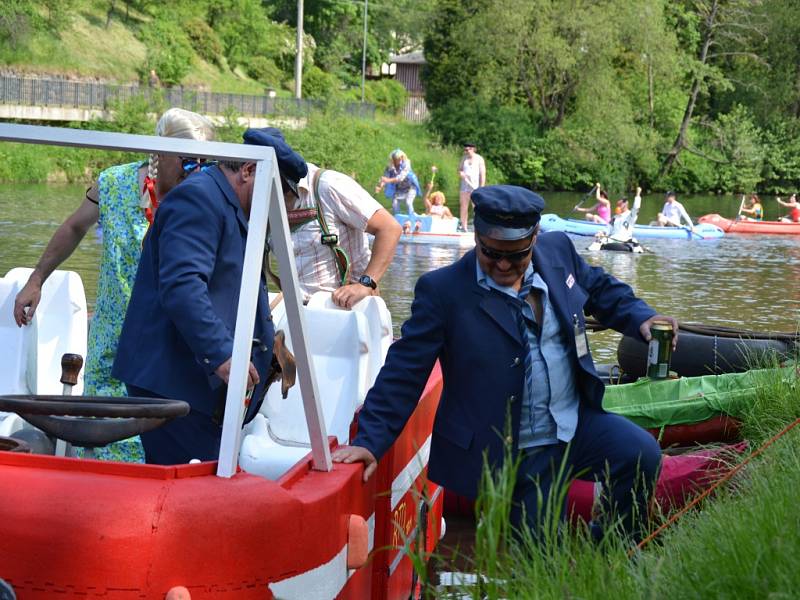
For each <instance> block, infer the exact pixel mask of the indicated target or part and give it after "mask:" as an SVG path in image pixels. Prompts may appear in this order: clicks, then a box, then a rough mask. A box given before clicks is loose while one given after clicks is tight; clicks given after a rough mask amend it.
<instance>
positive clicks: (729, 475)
mask: <svg viewBox="0 0 800 600" xmlns="http://www.w3.org/2000/svg"><path fill="white" fill-rule="evenodd" d="M797 425H800V418H798V419H795V421H794V422H793V423H790V424H789V425H787V426H786V427H784V428H783V430H781V431H780V433H777V434H776V435H774V436H772V437H771V438H770V439H769V440H767V441H766V442H765V443H764V444H763V445H762V446H761V447H760V448H758V449H757V450H755V451H754V452H753V453H751V454H750V456H748V457H747V458H746V459H744V460H743V461H742V462H740V463H739V464H738V465H736V466H735V467H734V468H733V469H731V470H730V471H728V472H727V473H725V475H723V476H722V477H721V478H720V479H718V480H717V481H715V482H714V483H713V484H712V485H711V486H710V487H709V488H707V489H706V490H705V491H703V493H702V494H700V495H699V496H697V498H695V499H694V500H692V501H691V502H690V503H689V504H687V505H686V506H684V507H683V508H682V509H681V510H679V511H678V512H676V513H675V514H673V515H672V516H671V517H670V518H669V519H668V520H667V521H666V522H664V523H663V524H662V525H661V526H660V527H659V528H658V529H656V530H655V531H654V532H653V533H651V534H650V535H648V536H647V537H646V538H644V539H643V540H642V541H641V542H639V543H638V544H637V545H636V547H635V548H631V550H629V551H628V556H629V557H630V556H633V554H634V553H635V552H636V551H638V550H641V549H642V548H644V547H645V546H646V545H647V544H649V543H650V542H652V541H653V540H654V539H655V538H656V537H658V536H659V535H660V534H661V533H662V532H663V531H664V530H665V529H667V528H668V527H670V526H671V525H672V524H673V523H675V522H676V521H677V520H678V519H680V518H681V517H682V516H683V515H685V514H686V513H687V512H689V510H690V509H692V508H693V507H694V506H697V505H698V504H699V503H700V502H702V501H703V500H704V499H705V498H707V497H708V496H709V495H710V494H711V493H712V492H713V491H714V490H715V489H717V488H718V487H719V486H721V485H722V484H723V483H725V482H727V481H729V480H730V479H731V478H732V477H733V476H734V475H736V473H738V472H739V471H741V470H742V469H743V468H744V467H745V465H747V464H748V463H749V462H750V461H752V460H753V459H754V458H755V457H756V456H758V455H759V454H761V453H762V452H763V451H764V450H766V449H767V448H769V447H770V446H771V445H772V444H774V443H775V442H776V441H778V440H779V439H780V438H781V437H782V436H784V435H785V434H787V433H789V432H790V431H791V430H792V429H794V428H795V427H796V426H797Z"/></svg>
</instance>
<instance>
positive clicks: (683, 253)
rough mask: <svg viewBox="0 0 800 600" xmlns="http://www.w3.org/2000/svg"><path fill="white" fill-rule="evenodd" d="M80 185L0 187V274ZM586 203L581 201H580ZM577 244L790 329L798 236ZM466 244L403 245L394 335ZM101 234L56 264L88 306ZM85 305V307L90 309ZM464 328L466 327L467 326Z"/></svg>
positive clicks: (73, 203)
mask: <svg viewBox="0 0 800 600" xmlns="http://www.w3.org/2000/svg"><path fill="white" fill-rule="evenodd" d="M84 192H85V188H84V187H82V186H68V185H63V186H62V185H59V186H56V185H25V186H23V185H3V186H2V187H0V275H3V274H5V273H6V271H8V270H9V269H11V268H13V267H23V266H24V267H32V266H34V265H35V264H36V261H37V260H38V258H39V256H40V255H41V253H42V251H43V250H44V247H45V245H46V244H47V241H48V240H49V239H50V236H51V235H52V233H53V231H55V229H56V227H58V225H59V224H60V223H61V222H62V221H63V220H64V218H65V217H66V216H67V215H69V214H70V213H71V212H72V211H73V210H74V209H75V208H76V207H77V206H78V205H79V204H80V202H81V200H82V199H83V194H84ZM544 196H545V199H546V200H547V203H548V206H547V212H555V213H558V214H560V215H561V216H569V212H570V210H571V209H572V207H573V206H574V205H575V204H576V203H577V202H578V200H580V194H569V193H549V194H545V195H544ZM679 200H680V201H681V202H683V203H684V206H686V209H687V210H688V211H689V213H690V214H691V215H692V217H693V218H696V217H697V216H700V215H703V214H705V213H709V212H718V213H720V214H722V215H723V216H728V217H731V216H734V215H735V214H736V211H737V210H738V207H739V201H738V200H737V199H735V198H732V197H728V198H720V197H713V196H692V197H679ZM662 202H663V198H662V197H661V196H650V197H645V199H644V202H643V207H642V215H641V218H640V219H639V222H640V223H646V222H648V221H650V220H651V219H653V218H655V214H656V213H657V212H658V210H659V209H660V207H661V204H662ZM763 203H764V206H765V208H766V213H767V218H769V219H775V218H777V217H778V216H779V214H780V213H779V211H778V208H779V207H778V206H777V203H776V202H775V201H774V200H773V199H771V198H770V199H766V200H764V201H763ZM587 204H590V201H587V203H586V204H584V206H586V205H587ZM573 241H574V243H575V246H576V248H577V249H578V251H579V252H580V253H581V255H583V256H584V258H585V259H586V260H587V261H588V262H589V263H591V264H593V265H598V266H601V267H603V268H604V269H606V270H607V271H609V272H610V273H612V274H613V275H615V276H616V277H618V278H620V279H622V280H623V281H625V282H627V283H628V284H630V285H631V286H633V288H634V289H635V290H636V293H637V294H638V295H639V296H640V297H642V298H644V299H645V300H646V301H647V302H649V303H650V304H651V305H652V306H653V307H655V308H656V309H657V310H659V311H660V312H663V313H667V314H671V315H674V316H675V317H677V318H678V319H679V320H681V321H687V322H688V321H692V322H701V323H706V324H716V325H729V326H737V327H746V328H748V329H756V330H763V331H795V330H796V328H797V324H798V319H799V317H800V311H799V310H798V307H799V306H800V304H799V303H798V301H800V236H796V237H791V236H761V237H758V236H741V235H739V236H726V237H724V238H722V239H720V240H714V241H703V242H686V241H682V240H648V242H647V247H648V248H649V249H650V250H651V252H649V253H646V254H641V255H633V254H623V253H616V252H598V253H591V252H589V251H588V250H587V249H586V248H587V246H588V245H589V243H590V241H591V240H590V238H585V237H574V238H573ZM463 252H464V251H463V250H460V249H457V248H447V247H444V248H438V247H432V246H423V245H403V244H401V245H400V246H399V247H398V250H397V256H396V257H395V260H394V262H393V264H392V266H391V267H390V269H389V271H388V273H387V275H386V277H385V278H384V281H383V282H382V286H381V287H382V289H383V296H384V299H385V300H386V302H387V304H388V306H389V309H390V310H391V311H392V315H393V317H394V324H395V332H396V333H398V334H399V329H400V324H401V323H402V322H403V321H404V320H405V319H406V318H407V317H408V314H409V310H410V306H411V300H412V295H413V289H414V283H415V281H416V280H417V278H418V277H419V276H420V275H422V274H423V273H425V272H427V271H429V270H431V269H435V268H437V267H441V266H445V265H448V264H450V263H451V262H453V261H454V260H456V259H457V258H458V257H459V256H460V255H461V254H463ZM99 258H100V241H99V239H98V236H97V234H96V232H95V230H94V229H93V230H92V231H90V233H89V235H87V236H86V238H85V239H84V241H83V242H82V243H81V245H80V246H79V247H78V249H77V250H76V251H75V253H74V254H73V255H72V257H71V258H70V259H69V260H68V261H67V262H66V264H65V265H64V266H63V267H62V268H66V269H70V270H74V271H77V272H78V273H80V275H81V277H82V278H83V282H84V286H85V288H86V295H87V299H88V301H89V304H90V307H91V306H93V305H94V299H95V289H96V286H97V265H98V262H99ZM90 310H91V308H90ZM465 325H468V324H465ZM618 339H619V336H618V335H617V334H615V333H612V332H601V333H595V334H592V335H591V336H590V343H591V345H592V351H593V353H594V356H595V359H596V360H597V361H599V362H614V360H615V353H616V344H617V341H618Z"/></svg>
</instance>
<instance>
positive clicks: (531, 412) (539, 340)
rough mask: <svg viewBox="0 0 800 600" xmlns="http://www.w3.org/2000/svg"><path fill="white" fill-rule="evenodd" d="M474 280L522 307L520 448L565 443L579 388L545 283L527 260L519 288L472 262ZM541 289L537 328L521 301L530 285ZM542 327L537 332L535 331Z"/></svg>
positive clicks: (565, 337) (572, 430)
mask: <svg viewBox="0 0 800 600" xmlns="http://www.w3.org/2000/svg"><path fill="white" fill-rule="evenodd" d="M475 264H476V276H477V280H478V285H479V286H481V287H482V288H484V289H487V290H488V289H491V288H493V289H495V290H497V291H498V292H501V293H503V294H506V295H508V296H511V297H512V298H514V299H515V300H517V302H519V306H520V307H521V309H522V316H523V317H524V319H525V324H526V325H527V328H526V329H527V332H528V345H529V347H530V352H531V367H532V369H531V374H530V377H529V379H528V381H526V382H525V387H524V389H523V394H522V412H521V418H520V431H519V447H520V448H535V447H538V446H547V445H550V444H555V443H556V442H557V441H562V442H569V441H570V440H571V439H572V438H573V436H574V435H575V429H576V427H577V425H578V401H579V396H578V388H577V380H576V369H577V368H578V365H576V364H574V363H575V359H574V358H573V356H572V354H571V348H570V341H569V336H568V335H566V334H565V333H564V332H563V331H562V330H561V327H560V325H559V323H558V319H557V318H556V315H555V313H554V312H553V307H552V305H551V303H550V299H549V295H548V288H547V284H546V283H545V282H544V280H543V279H542V278H541V276H540V275H539V274H538V273H536V272H534V269H533V263H531V264H529V265H528V268H527V269H526V270H525V275H524V276H523V279H522V285H521V286H520V289H519V292H517V291H516V290H514V288H511V287H504V286H501V285H498V284H497V283H495V281H494V280H493V279H492V278H491V277H489V276H488V275H486V273H484V272H483V269H481V267H480V264H479V263H478V262H477V261H475ZM532 288H535V289H537V290H539V291H540V292H541V302H542V323H540V324H539V327H537V324H536V316H535V315H534V312H533V308H532V307H531V305H530V304H529V303H528V302H527V301H526V300H525V298H527V297H528V294H529V293H530V291H531V289H532ZM539 330H541V332H540V331H539Z"/></svg>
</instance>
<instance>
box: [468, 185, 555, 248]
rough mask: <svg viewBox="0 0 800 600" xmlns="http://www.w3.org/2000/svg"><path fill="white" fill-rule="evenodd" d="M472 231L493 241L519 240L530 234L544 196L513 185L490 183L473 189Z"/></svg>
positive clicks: (537, 218) (534, 227)
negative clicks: (473, 215)
mask: <svg viewBox="0 0 800 600" xmlns="http://www.w3.org/2000/svg"><path fill="white" fill-rule="evenodd" d="M472 202H473V204H474V205H475V223H474V224H475V231H477V232H478V233H479V234H481V235H485V236H486V237H489V238H491V239H493V240H507V241H513V240H521V239H523V238H526V237H529V236H531V235H532V234H533V231H534V230H535V229H536V226H537V225H538V224H539V218H540V217H541V215H542V211H543V210H544V199H543V198H542V197H541V196H540V195H539V194H537V193H536V192H532V191H530V190H529V189H526V188H524V187H519V186H516V185H489V186H486V187H482V188H478V189H477V190H475V191H474V192H472Z"/></svg>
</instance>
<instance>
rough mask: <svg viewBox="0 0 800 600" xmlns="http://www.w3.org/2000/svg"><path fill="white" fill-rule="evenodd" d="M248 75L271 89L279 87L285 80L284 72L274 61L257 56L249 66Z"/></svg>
mask: <svg viewBox="0 0 800 600" xmlns="http://www.w3.org/2000/svg"><path fill="white" fill-rule="evenodd" d="M247 74H248V75H249V76H250V77H252V78H253V79H255V80H256V81H258V82H259V83H261V84H263V85H265V86H269V87H275V88H277V87H279V85H280V83H281V80H282V79H283V71H281V70H280V69H279V68H278V65H276V64H275V61H274V60H271V59H269V58H267V57H266V56H255V57H253V59H252V60H251V61H250V62H249V63H248V64H247Z"/></svg>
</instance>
